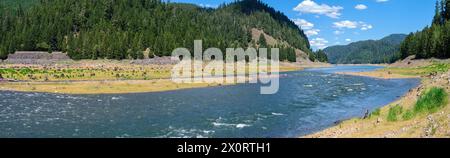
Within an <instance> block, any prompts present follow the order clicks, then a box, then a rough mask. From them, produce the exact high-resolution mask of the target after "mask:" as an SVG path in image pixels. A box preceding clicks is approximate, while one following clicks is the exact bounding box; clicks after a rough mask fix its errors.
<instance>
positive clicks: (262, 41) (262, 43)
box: [258, 34, 268, 48]
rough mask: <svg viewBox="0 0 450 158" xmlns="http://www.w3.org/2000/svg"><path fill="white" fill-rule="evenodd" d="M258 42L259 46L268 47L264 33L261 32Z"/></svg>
mask: <svg viewBox="0 0 450 158" xmlns="http://www.w3.org/2000/svg"><path fill="white" fill-rule="evenodd" d="M258 42H259V48H267V47H268V45H267V41H266V36H265V35H264V34H261V35H260V36H259V40H258Z"/></svg>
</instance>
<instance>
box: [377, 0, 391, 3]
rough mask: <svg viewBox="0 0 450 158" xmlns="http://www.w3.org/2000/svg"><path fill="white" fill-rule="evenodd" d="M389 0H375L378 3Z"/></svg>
mask: <svg viewBox="0 0 450 158" xmlns="http://www.w3.org/2000/svg"><path fill="white" fill-rule="evenodd" d="M388 1H389V0H377V2H378V3H383V2H388Z"/></svg>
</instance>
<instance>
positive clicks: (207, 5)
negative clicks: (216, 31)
mask: <svg viewBox="0 0 450 158" xmlns="http://www.w3.org/2000/svg"><path fill="white" fill-rule="evenodd" d="M199 6H200V7H202V8H218V7H219V6H217V5H211V4H203V3H201V4H199Z"/></svg>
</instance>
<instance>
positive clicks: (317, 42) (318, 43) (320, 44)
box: [309, 38, 328, 49]
mask: <svg viewBox="0 0 450 158" xmlns="http://www.w3.org/2000/svg"><path fill="white" fill-rule="evenodd" d="M309 43H310V44H311V46H313V47H317V48H319V49H324V48H325V47H327V44H328V41H327V40H325V39H323V38H314V39H312V40H311V41H309Z"/></svg>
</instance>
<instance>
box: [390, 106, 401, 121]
mask: <svg viewBox="0 0 450 158" xmlns="http://www.w3.org/2000/svg"><path fill="white" fill-rule="evenodd" d="M402 112H403V107H401V106H400V105H395V106H393V107H391V108H389V113H388V116H387V120H388V121H389V122H395V121H397V120H398V117H397V116H398V115H400V114H402Z"/></svg>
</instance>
